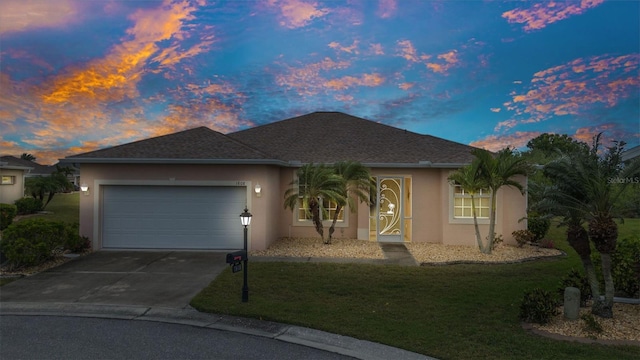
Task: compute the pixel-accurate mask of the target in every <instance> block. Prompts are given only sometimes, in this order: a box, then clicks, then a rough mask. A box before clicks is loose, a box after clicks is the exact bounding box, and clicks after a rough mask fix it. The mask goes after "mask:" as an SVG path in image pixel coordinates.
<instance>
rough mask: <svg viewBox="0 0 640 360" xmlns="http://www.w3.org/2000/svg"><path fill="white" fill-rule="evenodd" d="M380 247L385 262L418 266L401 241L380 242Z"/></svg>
mask: <svg viewBox="0 0 640 360" xmlns="http://www.w3.org/2000/svg"><path fill="white" fill-rule="evenodd" d="M380 248H381V249H382V252H383V253H384V257H385V263H387V264H395V265H402V266H418V262H417V261H416V259H414V258H413V256H412V255H411V253H410V252H409V250H408V249H407V247H406V246H404V244H402V243H380Z"/></svg>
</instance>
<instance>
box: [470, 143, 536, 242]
mask: <svg viewBox="0 0 640 360" xmlns="http://www.w3.org/2000/svg"><path fill="white" fill-rule="evenodd" d="M472 154H473V155H474V156H475V157H476V161H478V165H477V166H478V177H479V179H480V180H481V182H482V183H483V184H485V185H486V187H487V188H488V189H489V190H490V192H491V201H490V206H489V235H488V236H487V244H486V246H484V248H482V249H481V251H482V252H483V253H485V254H491V249H492V248H493V241H494V240H495V238H496V233H495V228H496V202H497V194H498V190H499V189H500V188H501V187H503V186H513V187H515V188H517V189H518V190H520V192H521V193H523V194H524V188H523V186H522V184H520V183H519V182H517V181H515V180H513V177H515V176H517V175H524V176H526V175H527V174H529V173H530V172H531V170H532V167H531V165H529V164H528V163H527V161H526V160H525V158H524V157H522V156H520V155H518V154H515V153H514V152H513V151H512V150H511V149H509V148H505V149H502V150H500V151H499V152H498V153H496V154H495V156H494V155H493V154H492V153H490V152H489V151H487V150H483V149H474V150H473V151H472Z"/></svg>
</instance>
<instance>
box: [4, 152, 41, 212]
mask: <svg viewBox="0 0 640 360" xmlns="http://www.w3.org/2000/svg"><path fill="white" fill-rule="evenodd" d="M25 162H27V163H28V161H27V160H22V159H19V158H16V157H14V156H9V155H6V156H2V157H0V180H1V181H0V203H2V204H13V203H15V202H16V200H19V199H22V198H23V197H24V179H25V177H26V176H27V174H29V173H30V172H31V171H33V170H34V168H35V166H34V165H31V164H27V163H25Z"/></svg>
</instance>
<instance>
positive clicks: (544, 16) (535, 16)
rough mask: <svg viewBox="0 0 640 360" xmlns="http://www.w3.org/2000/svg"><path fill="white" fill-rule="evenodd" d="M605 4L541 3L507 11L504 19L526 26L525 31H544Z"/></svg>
mask: <svg viewBox="0 0 640 360" xmlns="http://www.w3.org/2000/svg"><path fill="white" fill-rule="evenodd" d="M603 2H604V0H582V1H581V2H579V3H576V2H569V1H566V2H565V1H562V2H556V1H548V2H541V3H535V4H533V6H531V7H530V8H527V9H521V8H517V9H514V10H510V11H506V12H504V13H503V14H502V17H503V18H505V19H507V21H508V22H509V23H510V24H513V23H517V24H525V25H524V31H527V32H529V31H534V30H540V29H543V28H545V27H546V26H547V25H549V24H552V23H554V22H556V21H560V20H564V19H566V18H569V17H571V16H574V15H580V14H582V13H584V12H585V11H587V10H588V9H590V8H593V7H596V6H598V5H600V4H602V3H603Z"/></svg>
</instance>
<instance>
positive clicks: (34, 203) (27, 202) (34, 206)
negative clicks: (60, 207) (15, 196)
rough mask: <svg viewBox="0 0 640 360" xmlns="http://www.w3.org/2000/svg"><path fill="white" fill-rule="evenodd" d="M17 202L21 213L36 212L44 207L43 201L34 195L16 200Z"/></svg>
mask: <svg viewBox="0 0 640 360" xmlns="http://www.w3.org/2000/svg"><path fill="white" fill-rule="evenodd" d="M15 204H16V207H17V208H18V214H19V215H28V214H35V213H37V212H38V211H41V210H42V209H43V206H42V201H41V200H40V199H36V198H32V197H26V198H22V199H19V200H16V203H15Z"/></svg>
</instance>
